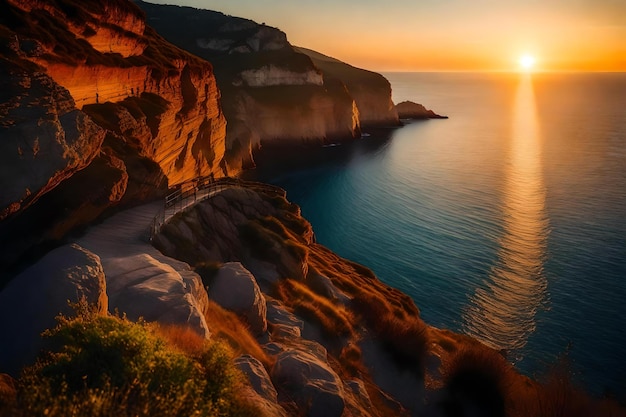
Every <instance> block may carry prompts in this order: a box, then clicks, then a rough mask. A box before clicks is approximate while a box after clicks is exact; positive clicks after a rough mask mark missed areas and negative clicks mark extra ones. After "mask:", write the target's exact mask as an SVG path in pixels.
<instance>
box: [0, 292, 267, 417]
mask: <svg viewBox="0 0 626 417" xmlns="http://www.w3.org/2000/svg"><path fill="white" fill-rule="evenodd" d="M76 310H77V315H76V317H73V318H68V317H63V316H61V317H59V319H58V321H59V323H58V325H57V327H56V328H54V329H52V330H49V331H47V332H46V333H45V334H46V336H48V337H49V338H50V341H51V344H52V346H56V348H54V349H52V350H51V351H50V352H48V353H47V354H45V355H44V356H42V357H41V358H40V359H39V360H38V362H37V363H36V364H35V365H33V366H31V367H28V368H26V369H25V370H24V371H23V373H22V376H21V377H20V379H19V380H18V381H17V384H16V395H15V397H14V398H13V399H12V400H11V401H4V405H3V408H4V409H3V410H0V415H10V416H18V417H19V416H44V415H45V416H59V417H60V416H121V417H124V416H181V417H182V416H185V417H187V416H192V415H193V416H256V415H259V414H258V411H257V410H256V409H255V407H253V406H252V405H251V404H248V403H246V402H245V401H244V400H242V399H241V397H240V396H239V389H240V387H241V380H240V375H239V373H238V372H237V370H236V369H235V368H234V365H233V363H232V357H231V355H230V352H229V350H228V348H226V347H225V346H224V345H223V344H221V343H219V342H212V343H209V342H206V341H205V340H203V339H202V338H199V337H198V336H195V335H192V334H190V333H189V332H188V331H185V330H184V329H174V328H172V327H160V328H159V327H157V326H155V325H150V324H146V323H144V322H142V321H140V322H137V323H133V322H131V321H129V320H127V319H126V318H125V317H117V316H98V315H97V314H96V313H95V312H94V311H93V310H92V309H90V308H89V307H88V306H87V305H86V303H84V302H82V303H79V304H78V305H77V306H76ZM172 341H175V342H174V343H173V342H172Z"/></svg>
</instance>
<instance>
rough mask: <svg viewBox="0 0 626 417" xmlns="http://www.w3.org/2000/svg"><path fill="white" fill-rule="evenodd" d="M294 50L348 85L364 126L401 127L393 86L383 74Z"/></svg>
mask: <svg viewBox="0 0 626 417" xmlns="http://www.w3.org/2000/svg"><path fill="white" fill-rule="evenodd" d="M294 50H295V51H297V52H299V53H302V54H305V55H307V56H308V57H310V58H311V60H312V61H313V63H314V64H315V66H316V67H317V68H319V69H321V70H322V71H323V72H324V74H325V75H326V76H327V77H329V78H334V79H337V80H340V81H341V82H342V83H344V84H345V86H346V88H347V89H348V92H349V93H350V95H351V96H352V97H354V100H355V102H356V105H357V108H358V109H359V120H360V121H361V126H363V127H371V126H396V125H398V124H399V121H398V113H397V111H396V109H395V106H394V104H393V101H392V99H391V84H390V83H389V81H387V79H386V78H385V77H383V76H382V75H381V74H378V73H376V72H372V71H367V70H364V69H361V68H356V67H353V66H352V65H350V64H347V63H345V62H342V61H339V60H338V59H335V58H331V57H329V56H326V55H324V54H321V53H319V52H316V51H312V50H310V49H306V48H302V47H295V48H294Z"/></svg>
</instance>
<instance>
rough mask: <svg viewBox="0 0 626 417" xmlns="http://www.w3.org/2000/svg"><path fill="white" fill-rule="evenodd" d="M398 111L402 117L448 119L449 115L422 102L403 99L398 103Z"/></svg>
mask: <svg viewBox="0 0 626 417" xmlns="http://www.w3.org/2000/svg"><path fill="white" fill-rule="evenodd" d="M396 111H397V112H398V116H399V117H400V119H447V118H448V116H441V115H439V114H437V113H435V112H434V111H432V110H429V109H427V108H426V107H424V106H423V105H421V104H418V103H414V102H412V101H403V102H401V103H398V104H396Z"/></svg>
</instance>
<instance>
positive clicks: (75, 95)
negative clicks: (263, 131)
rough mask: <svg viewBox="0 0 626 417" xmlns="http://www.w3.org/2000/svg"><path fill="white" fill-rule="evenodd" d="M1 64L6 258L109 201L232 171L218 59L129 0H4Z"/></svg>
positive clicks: (0, 208) (58, 234)
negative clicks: (162, 28) (178, 43)
mask: <svg viewBox="0 0 626 417" xmlns="http://www.w3.org/2000/svg"><path fill="white" fill-rule="evenodd" d="M0 63H1V65H0V83H1V84H2V85H1V87H2V94H1V95H0V115H1V116H2V117H1V124H0V137H1V138H2V140H1V141H0V147H1V148H0V150H1V155H2V156H1V158H2V169H1V170H0V188H2V190H3V192H2V194H1V195H0V236H1V238H0V246H2V248H3V250H2V254H1V255H0V263H1V264H2V265H3V266H6V265H9V264H11V263H13V262H15V261H16V260H17V259H19V257H20V256H21V255H22V254H23V253H24V252H25V251H26V250H28V249H29V248H31V247H33V246H34V245H36V244H38V243H42V242H46V241H50V240H57V239H60V238H62V237H63V236H65V235H66V234H67V233H68V232H69V231H71V230H75V229H76V228H77V227H80V226H82V225H85V224H87V223H89V222H91V221H93V220H94V219H96V218H98V217H99V216H100V215H101V214H102V213H103V212H104V211H106V210H107V209H109V208H111V207H113V206H117V205H120V204H121V205H128V204H135V203H136V202H139V201H143V200H145V199H149V198H153V197H154V196H156V195H159V194H161V193H162V192H163V190H164V189H165V188H166V187H167V185H168V184H169V185H174V184H176V183H179V182H181V181H184V180H187V179H190V178H193V177H196V176H198V175H210V174H212V175H214V176H221V175H223V174H224V153H225V137H226V133H225V130H226V120H225V118H224V116H223V113H222V110H221V107H220V105H219V98H220V92H219V90H218V88H217V84H216V80H215V77H214V74H213V68H212V66H211V65H210V64H209V63H207V62H206V61H203V60H201V59H199V58H197V57H194V56H193V55H191V54H189V53H187V52H184V51H182V50H180V49H178V48H176V47H174V46H172V45H171V44H169V43H168V42H166V41H165V40H164V39H163V38H161V37H160V36H159V35H157V34H156V33H155V32H154V31H153V30H152V29H151V28H149V27H148V26H147V25H146V22H145V18H144V13H143V12H142V11H141V10H140V9H139V8H137V7H136V6H135V5H134V4H132V3H130V2H126V1H121V0H107V1H104V2H96V1H87V2H76V1H72V0H62V1H58V2H44V1H38V0H26V1H15V0H8V1H5V2H2V3H1V4H0ZM2 269H3V270H6V268H2ZM3 272H4V271H3Z"/></svg>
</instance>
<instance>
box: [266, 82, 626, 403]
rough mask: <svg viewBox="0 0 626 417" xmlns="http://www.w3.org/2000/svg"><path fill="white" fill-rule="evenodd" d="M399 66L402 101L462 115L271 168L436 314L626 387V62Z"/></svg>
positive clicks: (527, 362)
mask: <svg viewBox="0 0 626 417" xmlns="http://www.w3.org/2000/svg"><path fill="white" fill-rule="evenodd" d="M384 75H385V76H386V77H387V79H389V81H390V82H391V85H392V88H393V99H394V102H396V103H398V102H401V101H403V100H412V101H416V102H418V103H422V104H424V105H425V106H426V107H427V108H431V109H433V110H434V111H435V112H437V113H439V114H444V115H447V116H449V117H450V118H449V119H448V120H428V121H416V122H410V123H408V124H406V125H405V126H404V127H402V128H399V129H376V130H371V131H368V132H367V133H368V135H365V136H364V137H363V138H362V139H361V140H359V141H357V142H356V143H354V144H349V145H342V146H335V147H328V148H324V149H320V150H318V151H316V152H311V153H308V154H307V155H306V157H305V156H302V157H299V158H298V157H295V158H294V157H293V155H291V156H290V157H289V158H288V159H286V161H288V162H289V163H290V165H289V166H288V167H287V169H282V170H281V171H276V170H271V169H265V170H260V171H259V172H257V173H256V174H255V175H257V178H259V179H263V180H266V181H268V182H271V183H273V184H276V185H279V186H281V187H283V188H284V189H286V190H287V196H288V198H289V199H290V200H291V201H293V202H295V203H297V204H298V205H300V207H301V208H302V212H303V215H304V216H305V217H306V218H307V219H308V220H309V221H310V222H311V223H312V225H313V228H314V231H315V234H316V238H317V241H318V242H319V243H321V244H323V245H325V246H327V247H329V248H330V249H332V250H333V251H335V252H336V253H338V254H339V255H341V256H343V257H346V258H349V259H351V260H354V261H356V262H359V263H361V264H364V265H366V266H368V267H370V268H371V269H372V270H373V271H374V272H375V273H376V275H377V276H378V277H379V278H380V279H381V280H383V281H384V282H386V283H388V284H389V285H392V286H394V287H396V288H398V289H400V290H402V291H403V292H405V293H407V294H409V295H410V296H411V297H412V298H413V299H414V300H415V303H416V305H417V306H418V307H419V308H420V310H421V314H422V317H423V319H424V320H425V321H426V322H427V323H429V324H431V325H434V326H437V327H441V328H447V329H451V330H454V331H457V332H462V333H466V334H469V335H471V336H473V337H476V338H477V339H479V340H481V341H482V342H483V343H485V344H487V345H489V346H492V347H494V348H496V349H499V350H502V351H503V352H504V353H505V354H506V355H507V358H508V359H509V360H510V361H511V362H513V363H515V364H516V366H517V367H518V368H519V369H520V370H521V371H522V372H524V373H526V374H528V375H530V376H535V377H538V376H540V375H542V374H544V373H545V372H547V371H548V370H549V369H550V367H552V366H554V365H555V364H561V366H563V364H566V366H568V367H569V369H570V371H571V372H572V378H573V379H574V381H575V382H578V383H580V384H581V385H583V386H584V387H585V388H586V389H587V390H589V391H591V392H593V393H595V394H597V395H601V394H606V393H610V394H611V395H614V396H616V397H618V398H619V399H621V400H625V401H626V331H625V330H626V326H625V325H624V322H625V320H626V74H625V73H567V74H557V73H538V74H532V75H528V74H503V73H386V74H384ZM258 158H260V159H261V160H260V161H259V165H260V166H266V167H268V166H270V165H271V164H270V161H272V160H274V159H275V158H277V156H276V155H263V153H261V154H260V155H259V156H258ZM283 165H284V164H283Z"/></svg>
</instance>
